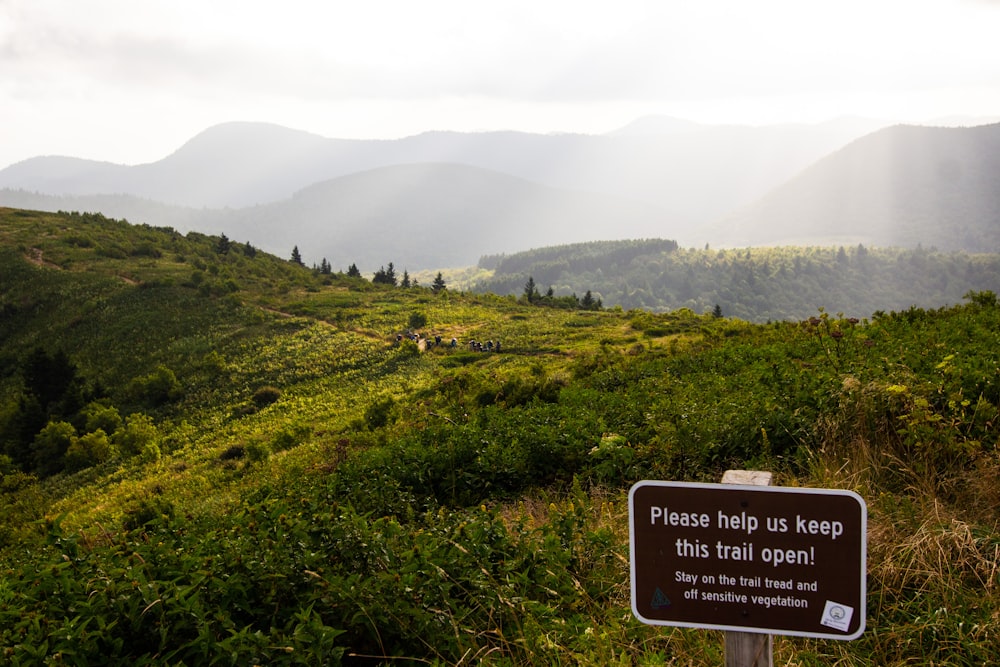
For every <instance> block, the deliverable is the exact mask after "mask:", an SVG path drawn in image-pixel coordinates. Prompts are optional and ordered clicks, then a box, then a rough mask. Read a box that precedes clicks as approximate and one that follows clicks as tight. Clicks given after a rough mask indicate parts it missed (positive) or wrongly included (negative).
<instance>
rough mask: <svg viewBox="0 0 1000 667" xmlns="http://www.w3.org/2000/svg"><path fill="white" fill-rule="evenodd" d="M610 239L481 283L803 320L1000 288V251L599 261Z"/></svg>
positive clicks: (843, 250)
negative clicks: (825, 313)
mask: <svg viewBox="0 0 1000 667" xmlns="http://www.w3.org/2000/svg"><path fill="white" fill-rule="evenodd" d="M585 245H586V244H585ZM601 247H602V245H601V244H594V245H586V247H585V250H587V252H588V253H590V254H589V255H586V256H584V255H582V254H581V253H580V249H579V248H578V247H577V246H565V247H564V248H565V250H566V254H565V255H564V256H560V255H559V254H557V253H555V252H554V250H552V251H550V252H546V253H539V252H537V251H533V252H532V253H530V256H531V257H535V258H537V259H538V261H537V262H536V263H534V264H530V263H529V264H525V263H524V262H523V261H521V259H520V256H514V257H511V258H505V259H504V260H503V261H501V262H499V263H498V264H497V269H496V270H495V271H494V274H493V276H492V277H490V278H488V279H485V280H482V281H480V282H479V283H477V284H476V285H475V286H473V288H472V289H473V291H477V292H493V293H496V294H500V295H515V296H518V295H523V296H524V297H525V298H526V299H527V300H528V301H531V302H532V303H533V302H534V300H533V298H529V297H528V296H527V292H526V291H525V287H524V286H525V284H526V281H528V279H529V278H530V280H531V282H532V283H533V284H539V283H541V284H548V285H551V286H552V287H550V291H549V293H550V294H551V296H552V298H560V297H565V296H569V295H572V294H576V293H579V292H580V291H582V290H583V288H584V287H585V286H586V287H587V288H589V289H590V290H591V291H592V298H594V299H595V300H600V301H602V302H603V304H604V305H605V306H620V307H622V308H624V309H626V310H629V309H644V310H651V311H654V312H665V311H670V310H676V309H679V308H688V309H690V310H692V311H694V312H696V313H712V314H715V315H718V314H720V312H724V313H725V315H726V316H730V317H738V318H740V319H744V320H747V321H756V322H764V321H769V320H799V319H803V318H807V317H809V316H810V315H812V314H813V313H815V312H816V309H817V308H818V307H820V306H823V307H825V308H826V309H827V310H828V311H830V312H845V313H852V314H855V315H859V316H868V315H871V314H872V313H874V312H876V311H890V310H905V309H907V308H909V307H911V306H914V305H915V306H918V307H939V306H945V305H952V304H956V303H960V302H961V301H962V298H963V296H964V295H965V294H966V293H968V292H970V291H981V290H993V291H997V290H998V289H1000V255H985V254H983V255H973V254H969V253H963V252H948V253H944V252H938V251H936V250H932V249H924V248H921V247H917V248H915V249H898V248H888V249H879V248H866V247H865V246H863V245H858V246H855V247H839V248H753V249H742V250H711V249H709V248H707V247H706V248H705V249H703V250H695V249H673V250H662V249H658V246H657V245H651V246H650V248H651V251H650V252H648V253H639V252H637V251H636V249H635V248H631V249H630V252H631V255H630V256H629V258H628V259H627V260H625V261H623V260H622V257H624V256H625V255H624V254H623V253H622V252H621V251H620V249H619V248H616V247H615V245H614V244H606V245H604V246H603V247H604V248H605V249H607V250H608V252H607V253H606V254H605V255H604V261H598V257H597V255H598V254H599V253H598V252H597V251H598V250H600V248H601ZM526 254H527V253H526ZM515 259H516V260H517V261H513V260H515ZM524 266H527V267H528V268H527V269H522V267H524ZM506 267H517V270H515V271H508V270H507V268H506Z"/></svg>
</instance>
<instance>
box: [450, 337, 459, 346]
mask: <svg viewBox="0 0 1000 667" xmlns="http://www.w3.org/2000/svg"><path fill="white" fill-rule="evenodd" d="M451 346H452V347H458V339H457V338H452V339H451Z"/></svg>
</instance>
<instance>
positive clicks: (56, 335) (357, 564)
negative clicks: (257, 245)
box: [0, 209, 1000, 665]
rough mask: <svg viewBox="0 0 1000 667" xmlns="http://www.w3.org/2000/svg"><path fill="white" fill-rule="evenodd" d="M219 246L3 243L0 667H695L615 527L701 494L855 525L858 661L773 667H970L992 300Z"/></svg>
mask: <svg viewBox="0 0 1000 667" xmlns="http://www.w3.org/2000/svg"><path fill="white" fill-rule="evenodd" d="M220 241H221V238H220V237H212V236H208V235H201V234H193V233H192V234H187V235H180V234H178V233H176V232H174V231H173V230H170V229H159V228H151V227H147V226H143V225H131V224H128V223H126V222H124V221H114V220H108V219H106V218H104V217H103V216H99V215H86V214H84V215H80V214H68V213H58V214H49V213H35V212H28V211H18V210H11V209H0V315H2V318H0V341H2V343H0V388H2V393H0V396H2V397H3V398H2V403H0V516H2V517H3V518H2V524H0V656H2V657H3V661H4V662H5V663H7V664H13V665H35V664H50V663H51V664H55V663H64V664H77V665H86V664H96V663H103V664H107V663H114V664H122V663H130V664H135V665H143V664H309V665H316V664H339V663H341V662H343V663H347V664H382V663H386V664H441V665H445V664H449V665H450V664H474V663H485V664H495V665H529V664H531V665H535V664H591V665H608V664H621V665H632V664H640V665H675V664H676V665H708V664H720V663H721V661H722V651H723V642H722V637H721V634H720V633H716V632H705V631H697V630H687V629H664V628H654V627H650V626H645V625H643V624H641V623H639V622H638V621H636V620H635V619H634V618H633V617H632V614H631V611H630V607H629V571H628V567H629V565H628V562H629V560H628V519H627V502H626V500H627V492H628V488H629V487H630V486H631V484H632V483H634V482H635V481H638V480H641V479H668V480H687V481H718V479H719V478H720V476H721V474H722V472H723V471H724V470H726V469H729V468H745V469H766V470H770V471H772V472H774V473H775V475H776V483H777V484H780V485H785V486H809V487H830V488H845V489H851V490H854V491H856V492H858V493H860V494H861V495H862V496H863V497H864V498H865V499H866V501H867V504H868V509H869V519H868V521H869V524H868V525H869V536H868V539H869V560H868V610H867V616H868V629H867V631H866V632H865V634H864V635H863V636H862V637H861V638H860V639H858V640H855V641H852V642H836V641H825V640H817V639H803V638H791V637H776V638H775V663H776V664H788V665H828V664H852V665H853V664H858V665H904V664H915V663H920V664H931V663H933V664H940V665H966V664H989V663H991V662H992V661H993V660H994V659H995V654H996V649H997V646H998V643H997V637H998V632H1000V620H998V619H1000V591H998V587H997V586H998V580H997V575H998V563H1000V526H998V519H1000V509H998V508H1000V483H998V482H997V480H998V479H1000V460H998V451H997V429H998V426H1000V424H998V418H1000V408H998V406H1000V357H998V352H997V350H1000V305H998V303H997V299H996V296H995V294H994V293H993V292H991V291H989V290H980V291H973V292H970V293H968V294H967V298H966V299H965V301H964V303H963V304H961V305H956V306H952V307H947V308H942V309H937V310H925V309H920V308H907V309H903V310H899V311H895V312H880V313H878V314H877V315H876V316H873V313H863V312H843V313H841V312H837V313H833V312H828V311H826V310H822V309H818V310H816V312H815V314H814V316H812V317H810V318H808V319H805V320H802V321H779V322H772V323H769V324H751V323H748V322H745V321H741V320H738V319H733V318H727V317H714V316H712V315H711V314H705V315H703V314H696V313H695V312H692V311H691V310H687V309H679V310H675V311H671V312H669V313H660V314H656V313H651V312H648V311H645V310H624V309H620V308H618V309H612V310H607V309H600V310H580V309H572V308H549V307H543V306H540V305H537V304H532V303H530V302H529V300H528V299H526V298H516V297H501V296H496V295H492V294H471V293H461V292H458V291H455V290H454V289H447V288H446V289H439V290H436V291H435V290H432V289H430V284H429V283H427V287H410V288H403V287H401V286H394V285H386V284H383V285H376V284H373V283H372V282H370V281H368V280H366V279H364V278H359V277H348V276H347V275H346V274H344V273H343V272H332V271H331V272H326V271H320V270H311V269H309V268H307V267H303V266H298V265H296V264H294V263H292V262H289V261H286V260H283V259H279V258H276V257H273V256H270V255H267V254H266V253H262V252H250V250H251V249H252V248H251V246H249V244H245V243H241V242H238V241H232V242H228V243H220ZM227 241H228V239H227ZM387 259H390V258H387ZM414 323H423V324H422V326H420V327H419V329H420V331H418V332H415V333H418V334H419V335H420V338H421V340H420V341H413V340H410V339H409V338H407V337H405V336H403V338H402V340H400V339H399V338H400V336H401V335H403V334H408V333H410V329H412V328H413V327H412V326H411V325H412V324H414ZM435 336H441V338H442V344H441V345H434V344H428V341H433V340H434V337H435ZM451 338H456V339H457V341H458V344H457V345H456V346H455V347H452V346H451V345H450V340H451ZM471 340H477V341H486V340H492V341H501V342H502V351H501V352H500V353H496V352H493V353H487V352H477V351H473V350H471V349H470V347H469V345H468V343H469V341H471Z"/></svg>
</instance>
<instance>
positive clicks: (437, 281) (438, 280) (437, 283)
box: [431, 271, 448, 294]
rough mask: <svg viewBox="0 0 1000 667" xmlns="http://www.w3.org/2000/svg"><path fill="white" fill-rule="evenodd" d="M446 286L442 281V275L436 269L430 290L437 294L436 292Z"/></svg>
mask: <svg viewBox="0 0 1000 667" xmlns="http://www.w3.org/2000/svg"><path fill="white" fill-rule="evenodd" d="M447 288H448V286H447V285H446V284H445V282H444V276H442V275H441V272H440V271H438V274H437V276H435V277H434V282H433V283H431V291H432V292H434V293H435V294H437V293H438V292H440V291H442V290H445V289H447Z"/></svg>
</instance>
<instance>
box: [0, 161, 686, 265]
mask: <svg viewBox="0 0 1000 667" xmlns="http://www.w3.org/2000/svg"><path fill="white" fill-rule="evenodd" d="M0 204H3V205H7V206H15V207H19V208H29V209H36V210H82V211H101V212H103V213H104V214H105V215H107V216H109V217H114V218H125V219H127V220H129V221H130V222H146V223H148V224H151V225H154V226H164V227H173V228H174V229H177V230H179V231H182V232H188V231H192V230H193V231H199V232H203V233H206V234H220V233H224V234H226V235H227V236H228V237H229V238H231V239H234V240H238V241H240V242H244V241H249V242H250V243H251V244H253V245H254V246H256V247H258V248H261V249H263V250H266V251H268V252H272V253H274V254H277V255H279V256H285V257H287V256H288V255H289V253H290V252H291V249H292V247H293V246H295V245H297V246H298V247H299V248H300V251H301V252H302V255H303V257H304V259H305V261H306V262H307V263H319V261H320V259H322V258H324V257H325V258H326V259H327V260H328V261H330V262H331V264H332V265H333V266H334V267H335V268H339V269H346V268H347V267H348V266H349V265H350V264H351V263H356V264H357V265H358V266H359V267H360V268H362V269H363V270H374V269H375V268H377V267H378V266H380V265H384V264H386V263H387V262H393V263H395V265H396V266H397V267H399V268H409V269H414V270H415V269H423V268H438V267H446V266H467V265H472V264H475V263H476V261H477V260H478V259H479V257H480V256H481V255H483V254H491V253H510V252H516V251H518V250H523V249H525V248H530V247H537V246H543V245H554V244H559V243H564V242H567V241H569V242H573V241H590V240H598V239H613V238H618V237H619V236H620V235H625V236H629V237H650V236H656V235H661V234H664V233H668V232H669V230H670V227H669V224H668V222H667V221H666V220H664V219H663V215H662V213H661V211H660V210H659V209H657V208H656V207H655V206H652V205H649V204H643V203H641V202H634V201H630V200H626V199H622V198H619V197H613V196H610V195H600V194H593V193H586V192H575V191H571V190H565V189H561V188H551V187H547V186H543V185H538V184H537V183H533V182H531V181H527V180H524V179H521V178H516V177H513V176H509V175H507V174H502V173H499V172H495V171H490V170H486V169H480V168H478V167H470V166H467V165H458V164H445V163H439V164H410V165H395V166H391V167H379V168H377V169H373V170H369V171H364V172H359V173H355V174H350V175H348V176H342V177H340V178H337V179H332V180H329V181H324V182H322V183H317V184H314V185H312V186H310V187H308V188H305V189H303V190H301V191H299V192H298V193H296V194H295V195H294V196H292V197H290V198H288V199H284V200H281V201H277V202H272V203H270V204H262V205H259V206H251V207H246V208H241V209H196V208H191V207H178V206H167V205H164V204H161V203H159V202H156V201H153V200H149V199H140V198H137V197H134V196H130V195H114V196H110V195H97V196H64V197H53V196H51V195H39V194H35V193H29V192H26V191H23V190H22V191H0Z"/></svg>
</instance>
